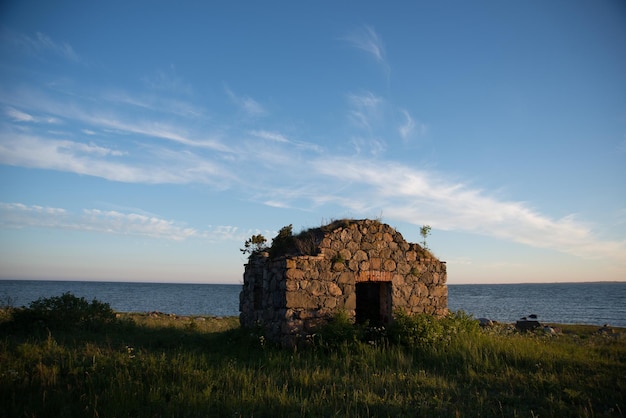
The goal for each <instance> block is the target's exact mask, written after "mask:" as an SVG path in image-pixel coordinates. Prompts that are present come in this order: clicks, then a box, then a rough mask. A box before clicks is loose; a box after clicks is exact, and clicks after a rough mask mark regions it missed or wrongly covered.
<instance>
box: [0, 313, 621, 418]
mask: <svg viewBox="0 0 626 418" xmlns="http://www.w3.org/2000/svg"><path fill="white" fill-rule="evenodd" d="M13 311H14V310H11V309H5V310H4V311H3V312H2V318H1V320H0V416H1V417H52V416H54V417H205V416H206V417H316V416H320V417H329V416H338V417H397V416H407V417H408V416H425V417H478V416H481V417H492V416H497V417H566V416H575V417H602V416H624V415H625V414H626V403H625V399H626V337H625V334H624V332H625V331H626V330H624V329H617V330H614V333H602V334H600V333H597V332H596V331H597V329H598V327H596V326H560V327H561V329H562V332H561V333H559V334H558V335H547V334H543V333H528V334H519V333H517V332H515V331H514V330H513V329H512V328H511V327H510V326H507V325H499V326H496V327H494V328H492V329H489V330H480V329H478V328H477V327H476V328H475V329H473V330H472V331H467V332H466V331H464V330H459V331H458V332H453V333H450V332H449V328H444V329H443V330H444V334H445V335H443V338H437V339H434V340H433V341H430V342H429V343H428V344H401V343H392V342H391V341H390V340H389V339H386V338H382V337H381V336H380V335H378V337H377V338H375V339H373V340H370V341H368V340H367V338H365V340H363V341H362V340H361V339H358V340H357V339H348V340H346V341H342V340H337V339H335V340H333V341H332V342H333V343H332V344H325V343H315V344H313V345H310V346H305V347H299V348H297V349H284V348H279V347H276V346H273V345H271V344H268V343H266V342H265V341H264V339H263V338H262V337H261V336H259V335H258V334H257V333H256V332H253V331H251V330H244V329H241V328H239V321H238V319H237V318H234V317H228V318H214V317H175V316H169V315H164V314H153V315H149V314H118V315H117V316H118V317H117V318H116V319H115V320H111V321H107V322H106V323H104V324H99V325H98V326H72V325H73V324H63V323H61V324H56V325H55V326H50V325H49V324H46V323H45V322H44V321H41V320H37V321H35V320H33V321H32V322H31V323H27V322H24V321H21V322H20V321H16V320H15V319H14V318H13V316H14V312H13ZM92 325H93V324H92ZM439 329H441V328H439Z"/></svg>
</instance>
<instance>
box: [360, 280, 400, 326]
mask: <svg viewBox="0 0 626 418" xmlns="http://www.w3.org/2000/svg"><path fill="white" fill-rule="evenodd" d="M390 319H391V283H390V282H361V283H357V284H356V322H357V323H358V324H363V323H365V322H368V323H369V324H370V325H374V326H376V325H384V324H388V323H389V322H390Z"/></svg>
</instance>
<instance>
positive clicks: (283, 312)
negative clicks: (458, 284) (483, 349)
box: [240, 220, 448, 345]
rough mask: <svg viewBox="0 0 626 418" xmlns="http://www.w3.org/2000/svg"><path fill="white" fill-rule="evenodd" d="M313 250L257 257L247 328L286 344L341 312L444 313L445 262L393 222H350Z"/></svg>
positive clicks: (359, 316) (243, 300) (243, 298)
mask: <svg viewBox="0 0 626 418" xmlns="http://www.w3.org/2000/svg"><path fill="white" fill-rule="evenodd" d="M316 245H317V254H316V255H283V256H278V257H275V258H273V259H272V258H270V257H269V254H268V253H267V252H262V253H256V254H253V255H252V256H251V257H250V259H249V262H248V264H246V266H245V271H244V284H243V289H242V292H241V295H240V311H241V315H240V321H241V324H242V326H246V327H254V326H261V327H263V328H264V329H265V335H266V338H268V339H269V340H272V341H277V342H281V343H282V344H285V345H291V344H294V343H295V342H296V341H297V340H298V339H299V338H302V337H304V336H306V335H307V334H311V333H313V332H315V329H316V327H318V326H319V325H320V324H322V323H324V322H325V321H327V320H328V318H329V317H331V316H332V314H333V313H334V312H336V311H337V310H344V311H346V312H347V313H348V314H349V315H350V316H351V317H353V318H355V319H356V320H357V321H361V322H362V321H369V322H370V323H383V324H385V323H389V322H391V321H392V320H393V317H392V316H393V312H395V311H396V310H397V309H400V308H402V309H404V310H405V311H406V312H408V313H410V314H416V313H428V314H433V315H444V314H445V313H446V312H447V306H448V289H447V286H446V265H445V262H441V261H439V260H437V259H436V258H434V257H433V256H432V255H431V254H430V253H429V252H428V251H425V250H424V249H423V248H422V247H420V246H419V245H418V244H412V243H408V242H406V241H405V240H404V238H403V237H402V235H401V234H400V233H399V232H397V231H396V230H395V229H393V228H391V227H390V226H389V225H386V224H382V223H380V222H378V221H372V220H361V221H350V222H346V223H345V224H342V225H341V226H339V227H337V228H335V229H332V230H325V232H324V233H323V234H320V235H319V236H318V239H317V242H316Z"/></svg>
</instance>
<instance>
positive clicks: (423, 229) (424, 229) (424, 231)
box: [420, 225, 431, 250]
mask: <svg viewBox="0 0 626 418" xmlns="http://www.w3.org/2000/svg"><path fill="white" fill-rule="evenodd" d="M430 229H431V228H430V225H423V226H422V227H421V228H420V235H421V236H422V238H423V241H422V246H423V247H424V249H425V250H428V245H427V244H426V237H428V236H429V235H430Z"/></svg>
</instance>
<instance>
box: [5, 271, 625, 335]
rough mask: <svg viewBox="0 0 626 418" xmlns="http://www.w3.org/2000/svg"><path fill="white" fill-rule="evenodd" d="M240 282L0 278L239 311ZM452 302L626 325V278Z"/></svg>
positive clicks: (477, 294)
mask: <svg viewBox="0 0 626 418" xmlns="http://www.w3.org/2000/svg"><path fill="white" fill-rule="evenodd" d="M240 290H241V285H224V284H169V283H119V282H77V281H22V280H0V305H6V304H10V305H12V306H27V305H28V304H29V303H30V302H32V301H33V300H36V299H38V298H40V297H50V296H59V295H61V294H62V293H64V292H71V293H72V294H74V295H76V296H80V297H85V298H86V299H88V300H92V299H94V298H96V299H98V300H99V301H102V302H107V303H109V304H110V305H111V307H112V308H113V309H114V310H116V311H119V312H151V311H160V312H166V313H174V314H178V315H215V316H235V315H239V291H240ZM448 293H449V298H448V305H449V308H450V309H451V310H454V311H456V310H463V311H465V312H467V313H469V314H472V315H473V316H474V317H476V318H479V317H486V318H490V319H494V320H497V321H501V322H514V321H515V320H517V319H519V318H520V317H522V316H527V315H530V314H536V315H537V316H538V317H539V320H540V321H543V322H557V323H579V324H595V325H603V324H605V323H608V324H611V325H613V326H622V327H626V282H610V283H548V284H500V285H493V284H476V285H449V286H448Z"/></svg>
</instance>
